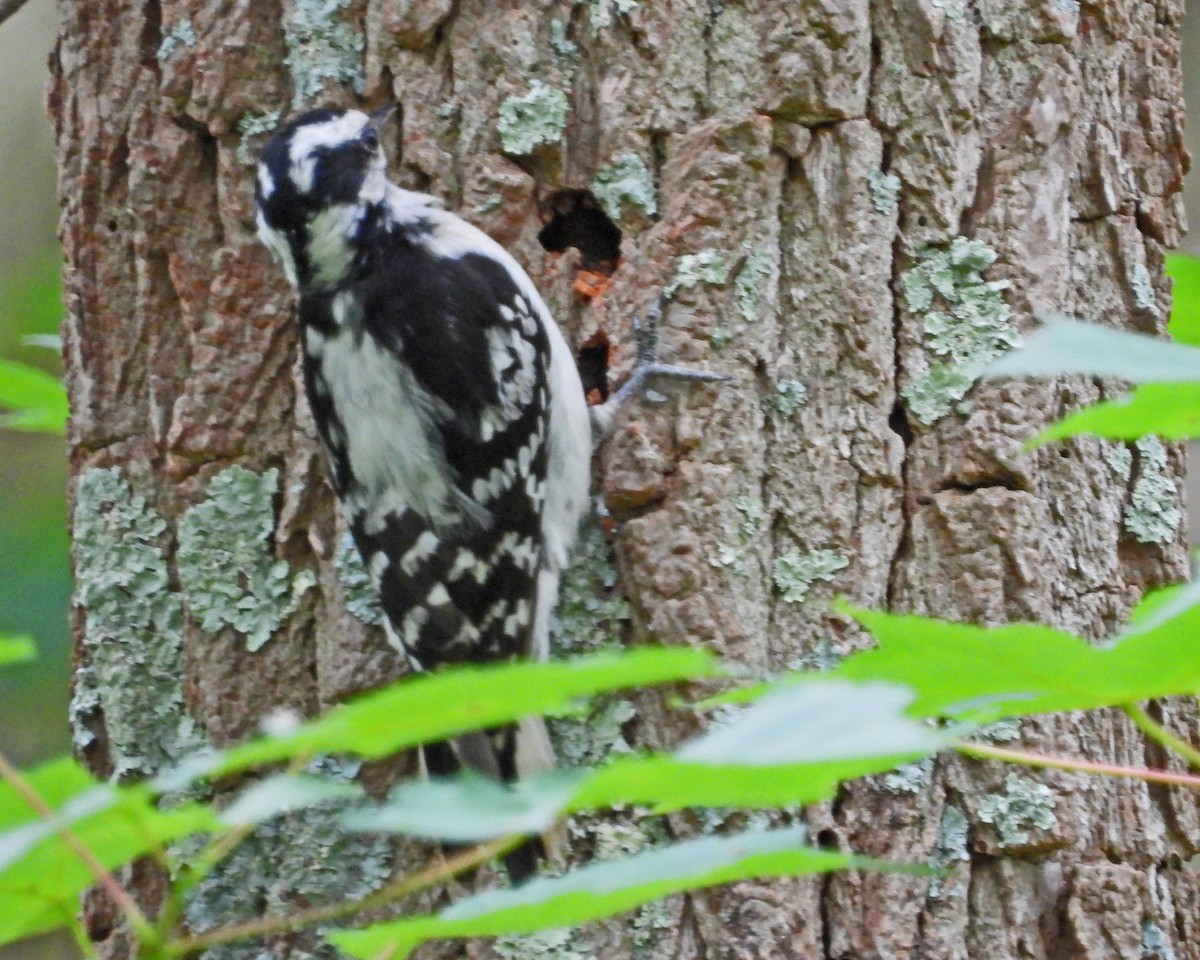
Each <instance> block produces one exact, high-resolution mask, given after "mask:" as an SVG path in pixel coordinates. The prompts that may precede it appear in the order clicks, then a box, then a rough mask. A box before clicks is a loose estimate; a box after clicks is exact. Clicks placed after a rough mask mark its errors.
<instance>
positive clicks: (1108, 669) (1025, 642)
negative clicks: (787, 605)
mask: <svg viewBox="0 0 1200 960" xmlns="http://www.w3.org/2000/svg"><path fill="white" fill-rule="evenodd" d="M843 609H844V610H845V612H847V613H849V614H850V615H851V616H853V617H854V618H855V619H856V620H857V621H858V622H859V623H861V624H862V625H863V626H864V627H866V628H867V629H868V630H870V631H871V633H872V634H874V635H875V637H876V639H877V640H878V641H879V646H878V647H876V648H875V649H872V650H865V651H863V652H861V653H856V654H853V655H852V656H850V657H848V658H847V659H846V660H845V661H844V662H843V663H842V664H841V666H840V667H839V668H838V669H837V671H836V672H835V675H838V676H843V677H848V678H851V679H856V680H867V679H870V680H887V681H891V682H894V683H904V684H907V685H908V686H910V687H911V688H912V689H913V690H915V691H916V693H917V699H916V701H915V702H914V703H913V705H912V708H911V711H912V713H913V714H914V715H916V716H950V717H957V718H960V719H968V720H972V721H975V722H980V723H983V722H988V721H991V720H996V719H1000V718H1002V717H1018V716H1025V715H1029V714H1035V713H1049V712H1058V711H1068V710H1090V709H1094V708H1096V707H1103V706H1114V705H1117V704H1122V703H1130V702H1135V701H1139V700H1148V699H1152V698H1157V697H1165V696H1171V695H1175V694H1188V693H1195V692H1196V691H1200V606H1195V605H1191V606H1186V607H1185V608H1183V609H1182V610H1181V611H1179V612H1177V613H1176V615H1174V616H1172V617H1170V618H1169V619H1164V618H1163V617H1162V616H1161V615H1160V616H1158V617H1157V618H1155V619H1152V620H1151V619H1144V620H1142V621H1140V622H1139V623H1138V624H1137V625H1136V626H1135V627H1131V628H1130V630H1127V631H1126V632H1125V633H1124V634H1123V635H1121V636H1120V637H1118V638H1117V640H1116V641H1114V642H1113V643H1112V644H1110V645H1108V646H1091V645H1090V644H1088V643H1087V642H1086V641H1085V640H1082V639H1081V638H1079V637H1076V636H1073V635H1071V634H1069V633H1065V632H1063V631H1060V630H1054V629H1052V628H1050V627H1044V626H1040V625H1038V624H1024V623H1023V624H1010V625H1007V626H1000V627H978V626H973V625H971V624H963V623H948V622H945V621H941V620H933V619H930V618H926V617H918V616H909V615H898V614H889V613H881V612H879V611H869V610H860V609H854V608H849V607H843Z"/></svg>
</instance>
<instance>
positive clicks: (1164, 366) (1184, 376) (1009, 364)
mask: <svg viewBox="0 0 1200 960" xmlns="http://www.w3.org/2000/svg"><path fill="white" fill-rule="evenodd" d="M1068 373H1078V374H1085V375H1088V376H1098V377H1119V378H1121V379H1122V380H1129V381H1131V382H1133V383H1200V347H1193V346H1188V345H1187V344H1184V343H1171V342H1169V341H1167V340H1160V339H1158V338H1157V337H1151V336H1147V335H1146V334H1142V333H1130V332H1128V331H1126V330H1114V329H1113V328H1112V327H1103V326H1100V325H1099V324H1093V323H1080V322H1079V321H1077V320H1067V319H1065V318H1059V319H1055V320H1052V321H1050V322H1049V323H1047V324H1046V325H1045V326H1043V327H1042V328H1040V329H1039V330H1036V331H1035V332H1034V333H1033V334H1032V335H1031V336H1030V337H1029V338H1028V339H1027V340H1026V341H1025V343H1024V345H1023V346H1021V347H1017V348H1016V349H1013V350H1010V351H1009V352H1008V353H1006V354H1004V356H1002V357H1000V358H999V359H998V360H996V361H995V362H993V363H991V364H989V365H988V367H987V369H986V370H985V371H984V376H985V377H993V378H995V377H1056V376H1059V375H1061V374H1068Z"/></svg>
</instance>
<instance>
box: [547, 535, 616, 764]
mask: <svg viewBox="0 0 1200 960" xmlns="http://www.w3.org/2000/svg"><path fill="white" fill-rule="evenodd" d="M629 618H630V608H629V602H628V601H627V600H626V599H625V598H624V596H622V595H621V593H620V591H619V590H618V589H617V571H616V568H615V567H614V566H613V564H612V561H611V560H610V558H609V551H608V543H607V542H606V541H605V539H604V534H603V533H602V532H601V530H600V526H599V524H598V523H596V522H594V521H591V520H589V521H585V523H584V524H583V527H582V529H581V530H580V534H579V539H578V541H577V542H576V544H575V550H574V553H573V556H572V560H571V565H570V566H569V567H568V568H567V570H566V572H565V573H564V575H563V579H562V585H561V587H560V589H559V598H558V607H557V609H556V610H555V613H554V615H553V617H552V618H551V621H550V648H551V650H553V651H554V652H555V653H557V654H569V655H577V654H581V653H597V652H600V651H603V650H617V649H620V648H621V645H622V637H623V635H624V633H625V631H626V629H627V628H628V624H629ZM633 716H634V708H633V705H632V704H631V703H630V702H629V701H627V700H621V699H619V698H616V697H597V698H595V699H593V700H592V701H591V703H590V705H589V706H588V709H587V711H586V712H585V713H584V714H582V715H578V716H571V717H558V718H551V719H549V720H548V721H547V725H548V727H549V730H550V736H551V739H552V740H553V741H554V746H555V753H556V755H557V756H558V758H559V760H561V761H562V762H563V763H566V764H570V765H580V766H582V765H591V764H595V763H599V762H602V761H603V760H605V759H607V758H608V757H610V756H612V755H613V754H619V753H628V752H629V750H630V749H631V747H630V745H629V742H628V740H626V738H625V734H624V732H623V730H622V727H623V726H624V724H626V723H628V722H629V721H630V720H632V719H633Z"/></svg>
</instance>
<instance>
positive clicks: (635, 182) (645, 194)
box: [592, 153, 658, 220]
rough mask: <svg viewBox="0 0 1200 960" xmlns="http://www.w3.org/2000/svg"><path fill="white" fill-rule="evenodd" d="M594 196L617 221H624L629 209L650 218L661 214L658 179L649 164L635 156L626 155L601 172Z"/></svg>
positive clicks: (596, 178) (596, 179) (593, 187)
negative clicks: (638, 211) (622, 216)
mask: <svg viewBox="0 0 1200 960" xmlns="http://www.w3.org/2000/svg"><path fill="white" fill-rule="evenodd" d="M592 193H594V194H595V195H596V199H597V200H599V201H600V205H601V206H603V207H604V210H605V212H606V213H607V214H608V215H609V216H610V217H612V218H613V219H614V220H620V219H621V215H622V213H623V212H624V210H625V207H626V206H629V207H633V208H634V209H636V210H640V211H641V212H642V213H644V214H645V215H646V216H648V217H652V216H654V214H656V213H658V196H657V191H656V190H655V187H654V177H652V176H651V174H650V168H649V167H647V166H646V163H645V161H644V160H642V158H641V157H639V156H637V155H636V154H633V153H624V154H622V155H621V156H619V157H617V159H616V160H614V161H613V162H612V163H610V164H608V165H606V166H603V167H601V168H600V169H599V170H597V171H596V175H595V176H594V177H593V178H592Z"/></svg>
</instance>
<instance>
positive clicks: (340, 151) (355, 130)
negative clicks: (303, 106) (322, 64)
mask: <svg viewBox="0 0 1200 960" xmlns="http://www.w3.org/2000/svg"><path fill="white" fill-rule="evenodd" d="M391 112H392V108H391V107H385V108H383V109H382V110H376V111H375V112H374V113H372V114H369V115H368V114H366V113H363V112H362V111H361V110H310V111H309V112H307V113H304V114H301V115H300V116H298V117H296V118H295V119H293V120H290V121H288V122H287V123H285V124H284V125H283V126H281V127H280V128H279V129H278V130H276V131H275V133H274V134H273V135H272V137H271V139H270V140H269V141H267V145H266V146H265V147H264V148H263V151H262V156H261V157H260V158H259V162H258V176H257V180H256V183H255V191H254V196H255V201H256V203H257V205H258V232H259V236H261V237H262V239H263V242H264V243H266V244H267V246H268V247H270V248H271V249H272V250H273V251H274V252H275V253H276V254H277V255H279V256H280V258H281V259H282V260H283V262H284V266H285V268H288V273H289V276H290V278H291V280H292V282H293V283H296V282H297V278H296V276H295V275H294V274H295V272H296V264H295V262H294V259H295V255H296V254H298V253H299V252H300V250H301V249H302V248H304V247H306V246H308V245H310V244H311V242H312V240H313V239H314V236H313V235H314V233H315V232H318V231H319V232H324V231H327V230H329V229H330V228H331V227H336V226H337V224H339V223H341V222H344V221H346V220H348V219H349V218H351V217H352V216H353V214H354V213H355V212H356V211H362V210H363V209H365V208H368V207H370V206H371V205H373V204H378V203H380V202H381V201H382V200H383V198H384V194H385V193H386V191H387V175H386V170H385V164H386V161H385V159H384V155H383V149H382V147H381V146H380V127H382V125H383V124H384V123H385V122H386V120H387V118H388V116H390V114H391ZM285 248H286V250H285Z"/></svg>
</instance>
